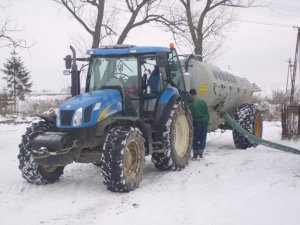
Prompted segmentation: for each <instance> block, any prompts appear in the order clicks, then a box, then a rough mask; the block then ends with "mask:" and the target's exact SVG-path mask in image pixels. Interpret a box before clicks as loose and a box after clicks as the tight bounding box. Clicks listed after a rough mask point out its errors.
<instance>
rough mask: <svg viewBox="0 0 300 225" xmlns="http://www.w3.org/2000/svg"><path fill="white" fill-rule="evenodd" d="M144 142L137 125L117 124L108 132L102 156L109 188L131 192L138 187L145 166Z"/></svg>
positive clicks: (103, 171)
mask: <svg viewBox="0 0 300 225" xmlns="http://www.w3.org/2000/svg"><path fill="white" fill-rule="evenodd" d="M144 142H145V140H144V138H143V135H142V133H141V131H140V130H139V129H138V128H136V127H130V126H122V125H116V126H114V127H113V128H112V129H111V130H110V131H109V132H108V135H107V137H106V139H105V143H104V146H103V152H102V157H101V167H102V175H103V177H104V184H105V185H106V186H107V189H109V190H111V191H114V192H129V191H132V190H134V189H136V188H138V186H139V184H140V182H141V180H142V173H143V170H144V167H145V144H144Z"/></svg>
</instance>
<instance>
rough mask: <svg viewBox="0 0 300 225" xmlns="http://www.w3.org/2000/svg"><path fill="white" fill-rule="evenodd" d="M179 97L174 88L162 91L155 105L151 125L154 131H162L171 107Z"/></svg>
mask: <svg viewBox="0 0 300 225" xmlns="http://www.w3.org/2000/svg"><path fill="white" fill-rule="evenodd" d="M179 97H180V94H179V92H178V90H177V89H176V88H174V87H168V88H166V89H165V90H164V91H163V93H162V95H161V96H160V98H159V101H158V103H157V105H156V110H155V119H154V124H153V129H154V130H156V131H163V129H164V127H165V125H166V123H167V121H168V119H169V116H170V113H171V111H172V109H173V106H174V105H175V104H176V102H177V100H178V99H179Z"/></svg>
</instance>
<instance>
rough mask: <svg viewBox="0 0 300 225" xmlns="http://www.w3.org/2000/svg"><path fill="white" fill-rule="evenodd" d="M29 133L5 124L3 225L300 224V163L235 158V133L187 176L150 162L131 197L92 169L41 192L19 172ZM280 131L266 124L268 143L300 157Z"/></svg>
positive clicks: (238, 153) (68, 173)
mask: <svg viewBox="0 0 300 225" xmlns="http://www.w3.org/2000/svg"><path fill="white" fill-rule="evenodd" d="M26 126H28V125H23V124H22V125H5V124H0V153H1V157H0V224H1V225H2V224H3V225H19V224H22V225H23V224H28V225H38V224H39V225H40V224H51V225H52V224H53V225H77V224H78V225H81V224H84V225H87V224H89V225H90V224H91V225H96V224H97V225H101V224H103V225H109V224H111V225H118V224H139V225H144V224H147V225H154V224H163V225H175V224H185V225H188V224H190V225H193V224H194V225H269V224H272V225H298V224H300V213H299V212H300V155H293V154H289V153H286V152H281V151H278V150H273V149H270V148H267V147H264V146H258V147H257V148H256V149H249V150H237V149H235V147H234V145H233V141H232V136H231V132H226V133H223V134H222V135H221V134H220V133H211V134H209V137H208V144H207V151H206V154H205V159H203V160H202V161H190V162H189V165H188V166H187V167H186V169H184V170H182V171H176V172H174V171H169V172H162V171H159V170H157V169H155V168H154V166H153V165H152V163H151V159H150V158H149V157H147V163H146V168H145V171H144V176H143V181H142V182H141V185H140V188H139V189H137V190H136V191H133V192H130V193H123V194H120V193H112V192H110V191H108V190H107V189H106V188H105V186H104V185H103V184H102V182H103V178H102V176H101V171H100V168H98V167H96V166H94V165H91V164H71V165H69V166H67V167H66V169H65V173H64V174H63V176H62V177H61V179H60V181H59V182H57V183H55V184H51V185H46V186H36V185H31V184H28V183H26V182H25V181H24V180H23V179H22V177H21V173H20V171H19V170H18V159H17V154H18V144H19V142H20V138H21V135H22V133H24V131H25V128H26ZM280 131H281V128H280V123H274V122H272V123H270V122H268V123H267V122H265V123H264V138H265V139H267V140H271V141H276V142H280V143H282V144H287V145H289V146H292V147H295V148H297V149H300V141H298V142H294V141H281V140H280Z"/></svg>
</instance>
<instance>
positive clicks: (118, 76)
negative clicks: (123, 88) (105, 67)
mask: <svg viewBox="0 0 300 225" xmlns="http://www.w3.org/2000/svg"><path fill="white" fill-rule="evenodd" d="M114 77H115V78H116V79H118V80H120V81H121V82H123V83H124V82H125V81H126V80H127V79H128V78H129V76H128V75H127V74H125V73H115V74H114Z"/></svg>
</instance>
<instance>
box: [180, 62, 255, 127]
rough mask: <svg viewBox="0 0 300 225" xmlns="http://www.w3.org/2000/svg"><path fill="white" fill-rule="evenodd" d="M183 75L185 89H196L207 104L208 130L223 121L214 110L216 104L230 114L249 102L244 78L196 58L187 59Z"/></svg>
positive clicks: (248, 93) (249, 96) (248, 84)
mask: <svg viewBox="0 0 300 225" xmlns="http://www.w3.org/2000/svg"><path fill="white" fill-rule="evenodd" d="M184 77H185V84H186V88H187V90H189V89H192V88H194V89H196V91H197V94H198V96H200V97H201V98H203V99H204V100H205V101H206V103H207V105H208V109H209V113H210V122H209V127H208V129H209V131H214V130H216V129H218V126H219V125H220V124H222V123H223V122H224V120H223V119H222V118H220V117H219V115H218V113H217V112H216V110H214V108H215V107H217V106H218V109H219V110H220V111H222V112H227V113H230V114H231V113H233V112H234V110H235V109H236V108H237V107H238V106H240V105H241V104H244V103H249V102H250V99H251V96H252V91H251V85H250V83H249V81H248V80H247V79H246V78H242V77H238V76H235V75H233V74H232V73H229V72H225V71H222V70H220V69H219V68H218V67H215V66H211V65H208V64H205V63H202V62H200V61H198V60H196V59H189V62H188V73H185V75H184Z"/></svg>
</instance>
